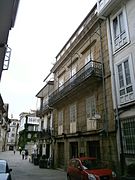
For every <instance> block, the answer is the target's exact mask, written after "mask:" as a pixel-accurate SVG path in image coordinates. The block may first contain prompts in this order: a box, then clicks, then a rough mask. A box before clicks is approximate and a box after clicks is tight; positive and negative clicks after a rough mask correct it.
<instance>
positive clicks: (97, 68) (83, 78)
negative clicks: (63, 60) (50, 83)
mask: <svg viewBox="0 0 135 180" xmlns="http://www.w3.org/2000/svg"><path fill="white" fill-rule="evenodd" d="M92 79H94V80H100V81H101V79H102V64H101V63H100V62H96V61H90V62H88V63H87V64H86V65H85V66H84V67H83V68H82V69H80V70H79V71H78V72H77V73H76V74H74V76H72V77H71V78H70V79H69V80H68V81H66V82H65V83H64V84H63V85H62V86H61V87H59V88H58V89H57V90H56V91H54V92H53V93H52V94H51V95H50V97H49V106H52V105H54V104H55V103H57V102H58V101H59V100H61V99H63V98H64V97H66V96H67V95H68V94H69V93H70V94H71V93H72V92H73V91H76V89H77V90H78V88H79V87H81V85H82V84H86V83H91V84H92V82H93V81H90V80H92ZM88 80H89V81H88Z"/></svg>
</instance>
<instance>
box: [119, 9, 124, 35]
mask: <svg viewBox="0 0 135 180" xmlns="http://www.w3.org/2000/svg"><path fill="white" fill-rule="evenodd" d="M119 26H120V33H122V32H124V31H125V25H124V17H123V12H121V13H120V15H119Z"/></svg>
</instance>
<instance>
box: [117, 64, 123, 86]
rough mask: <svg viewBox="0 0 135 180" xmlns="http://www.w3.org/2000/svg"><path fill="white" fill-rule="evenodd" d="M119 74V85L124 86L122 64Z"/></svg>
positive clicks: (119, 67) (119, 66)
mask: <svg viewBox="0 0 135 180" xmlns="http://www.w3.org/2000/svg"><path fill="white" fill-rule="evenodd" d="M118 76H119V85H120V88H121V87H123V86H124V78H123V72H122V64H120V65H118Z"/></svg>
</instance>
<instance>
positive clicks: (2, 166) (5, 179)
mask: <svg viewBox="0 0 135 180" xmlns="http://www.w3.org/2000/svg"><path fill="white" fill-rule="evenodd" d="M11 171H12V169H10V168H9V165H8V162H7V161H6V160H0V179H1V180H11V174H10V172H11Z"/></svg>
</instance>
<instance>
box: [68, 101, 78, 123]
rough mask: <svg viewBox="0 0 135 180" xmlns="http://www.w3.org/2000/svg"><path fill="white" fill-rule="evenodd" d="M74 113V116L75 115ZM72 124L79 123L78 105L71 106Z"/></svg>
mask: <svg viewBox="0 0 135 180" xmlns="http://www.w3.org/2000/svg"><path fill="white" fill-rule="evenodd" d="M73 113H74V114H73ZM69 116H70V123H73V122H76V121H77V106H76V103H74V104H71V105H70V106H69Z"/></svg>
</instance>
